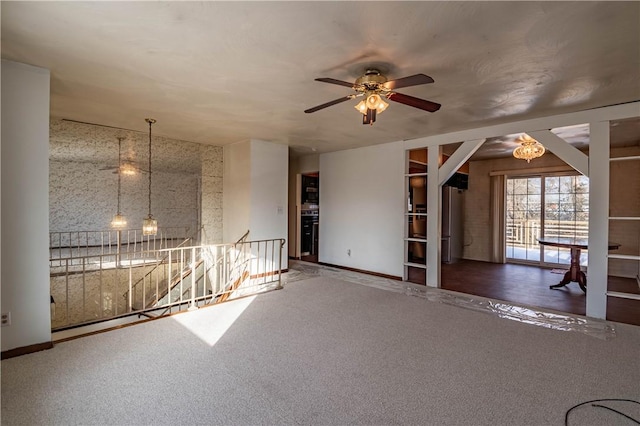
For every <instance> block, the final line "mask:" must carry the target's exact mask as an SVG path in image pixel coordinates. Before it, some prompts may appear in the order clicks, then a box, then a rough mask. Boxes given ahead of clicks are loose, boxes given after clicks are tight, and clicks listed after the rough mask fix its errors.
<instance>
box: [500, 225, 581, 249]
mask: <svg viewBox="0 0 640 426" xmlns="http://www.w3.org/2000/svg"><path fill="white" fill-rule="evenodd" d="M506 228H507V235H506V237H507V238H506V240H507V244H508V245H513V246H520V247H526V246H531V245H535V246H537V245H538V238H540V237H541V236H542V234H541V232H542V224H541V221H540V220H538V219H533V220H531V219H522V220H520V219H517V220H513V219H510V220H507V227H506ZM544 236H545V238H556V237H558V238H579V239H585V240H586V239H588V238H589V222H587V221H563V220H556V221H546V222H545V224H544Z"/></svg>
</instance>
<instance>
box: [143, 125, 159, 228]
mask: <svg viewBox="0 0 640 426" xmlns="http://www.w3.org/2000/svg"><path fill="white" fill-rule="evenodd" d="M144 121H146V122H147V123H149V215H148V216H147V218H146V219H145V220H144V222H142V235H156V234H157V233H158V221H157V220H156V219H154V218H153V216H152V215H151V125H152V124H153V123H155V122H156V120H154V119H153V118H145V119H144Z"/></svg>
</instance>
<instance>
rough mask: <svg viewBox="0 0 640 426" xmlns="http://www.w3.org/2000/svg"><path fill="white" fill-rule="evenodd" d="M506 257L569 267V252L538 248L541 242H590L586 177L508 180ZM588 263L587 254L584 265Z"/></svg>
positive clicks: (587, 182) (583, 254)
mask: <svg viewBox="0 0 640 426" xmlns="http://www.w3.org/2000/svg"><path fill="white" fill-rule="evenodd" d="M505 211H506V224H505V225H506V252H507V253H506V257H507V260H510V261H518V262H527V263H538V264H543V263H545V264H552V265H553V264H569V263H570V260H571V257H570V253H569V249H562V248H557V247H550V246H544V249H543V248H542V247H541V246H540V245H539V244H538V238H540V237H544V238H556V237H560V238H579V239H585V240H586V239H587V237H588V234H589V227H588V224H589V179H588V178H586V177H584V176H559V175H555V176H527V177H512V178H508V179H507V191H506V206H505ZM586 263H587V251H586V250H583V251H582V254H581V264H583V265H586Z"/></svg>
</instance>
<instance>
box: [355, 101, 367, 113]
mask: <svg viewBox="0 0 640 426" xmlns="http://www.w3.org/2000/svg"><path fill="white" fill-rule="evenodd" d="M354 108H355V109H357V110H358V112H359V113H360V114H366V113H367V104H366V102H365V101H364V100H362V101H360V102H359V103H358V105H356V106H354Z"/></svg>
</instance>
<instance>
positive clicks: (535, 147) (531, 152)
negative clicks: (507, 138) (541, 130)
mask: <svg viewBox="0 0 640 426" xmlns="http://www.w3.org/2000/svg"><path fill="white" fill-rule="evenodd" d="M516 142H519V143H520V146H519V147H517V148H516V149H514V150H513V156H514V157H516V158H517V159H519V160H527V163H529V162H530V161H531V160H533V159H534V158H538V157H542V155H543V154H544V152H545V149H544V146H543V145H542V144H541V143H540V142H538V141H537V140H535V139H533V138H532V137H531V136H529V135H527V134H526V133H523V134H522V135H520V137H519V138H518V139H516Z"/></svg>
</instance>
